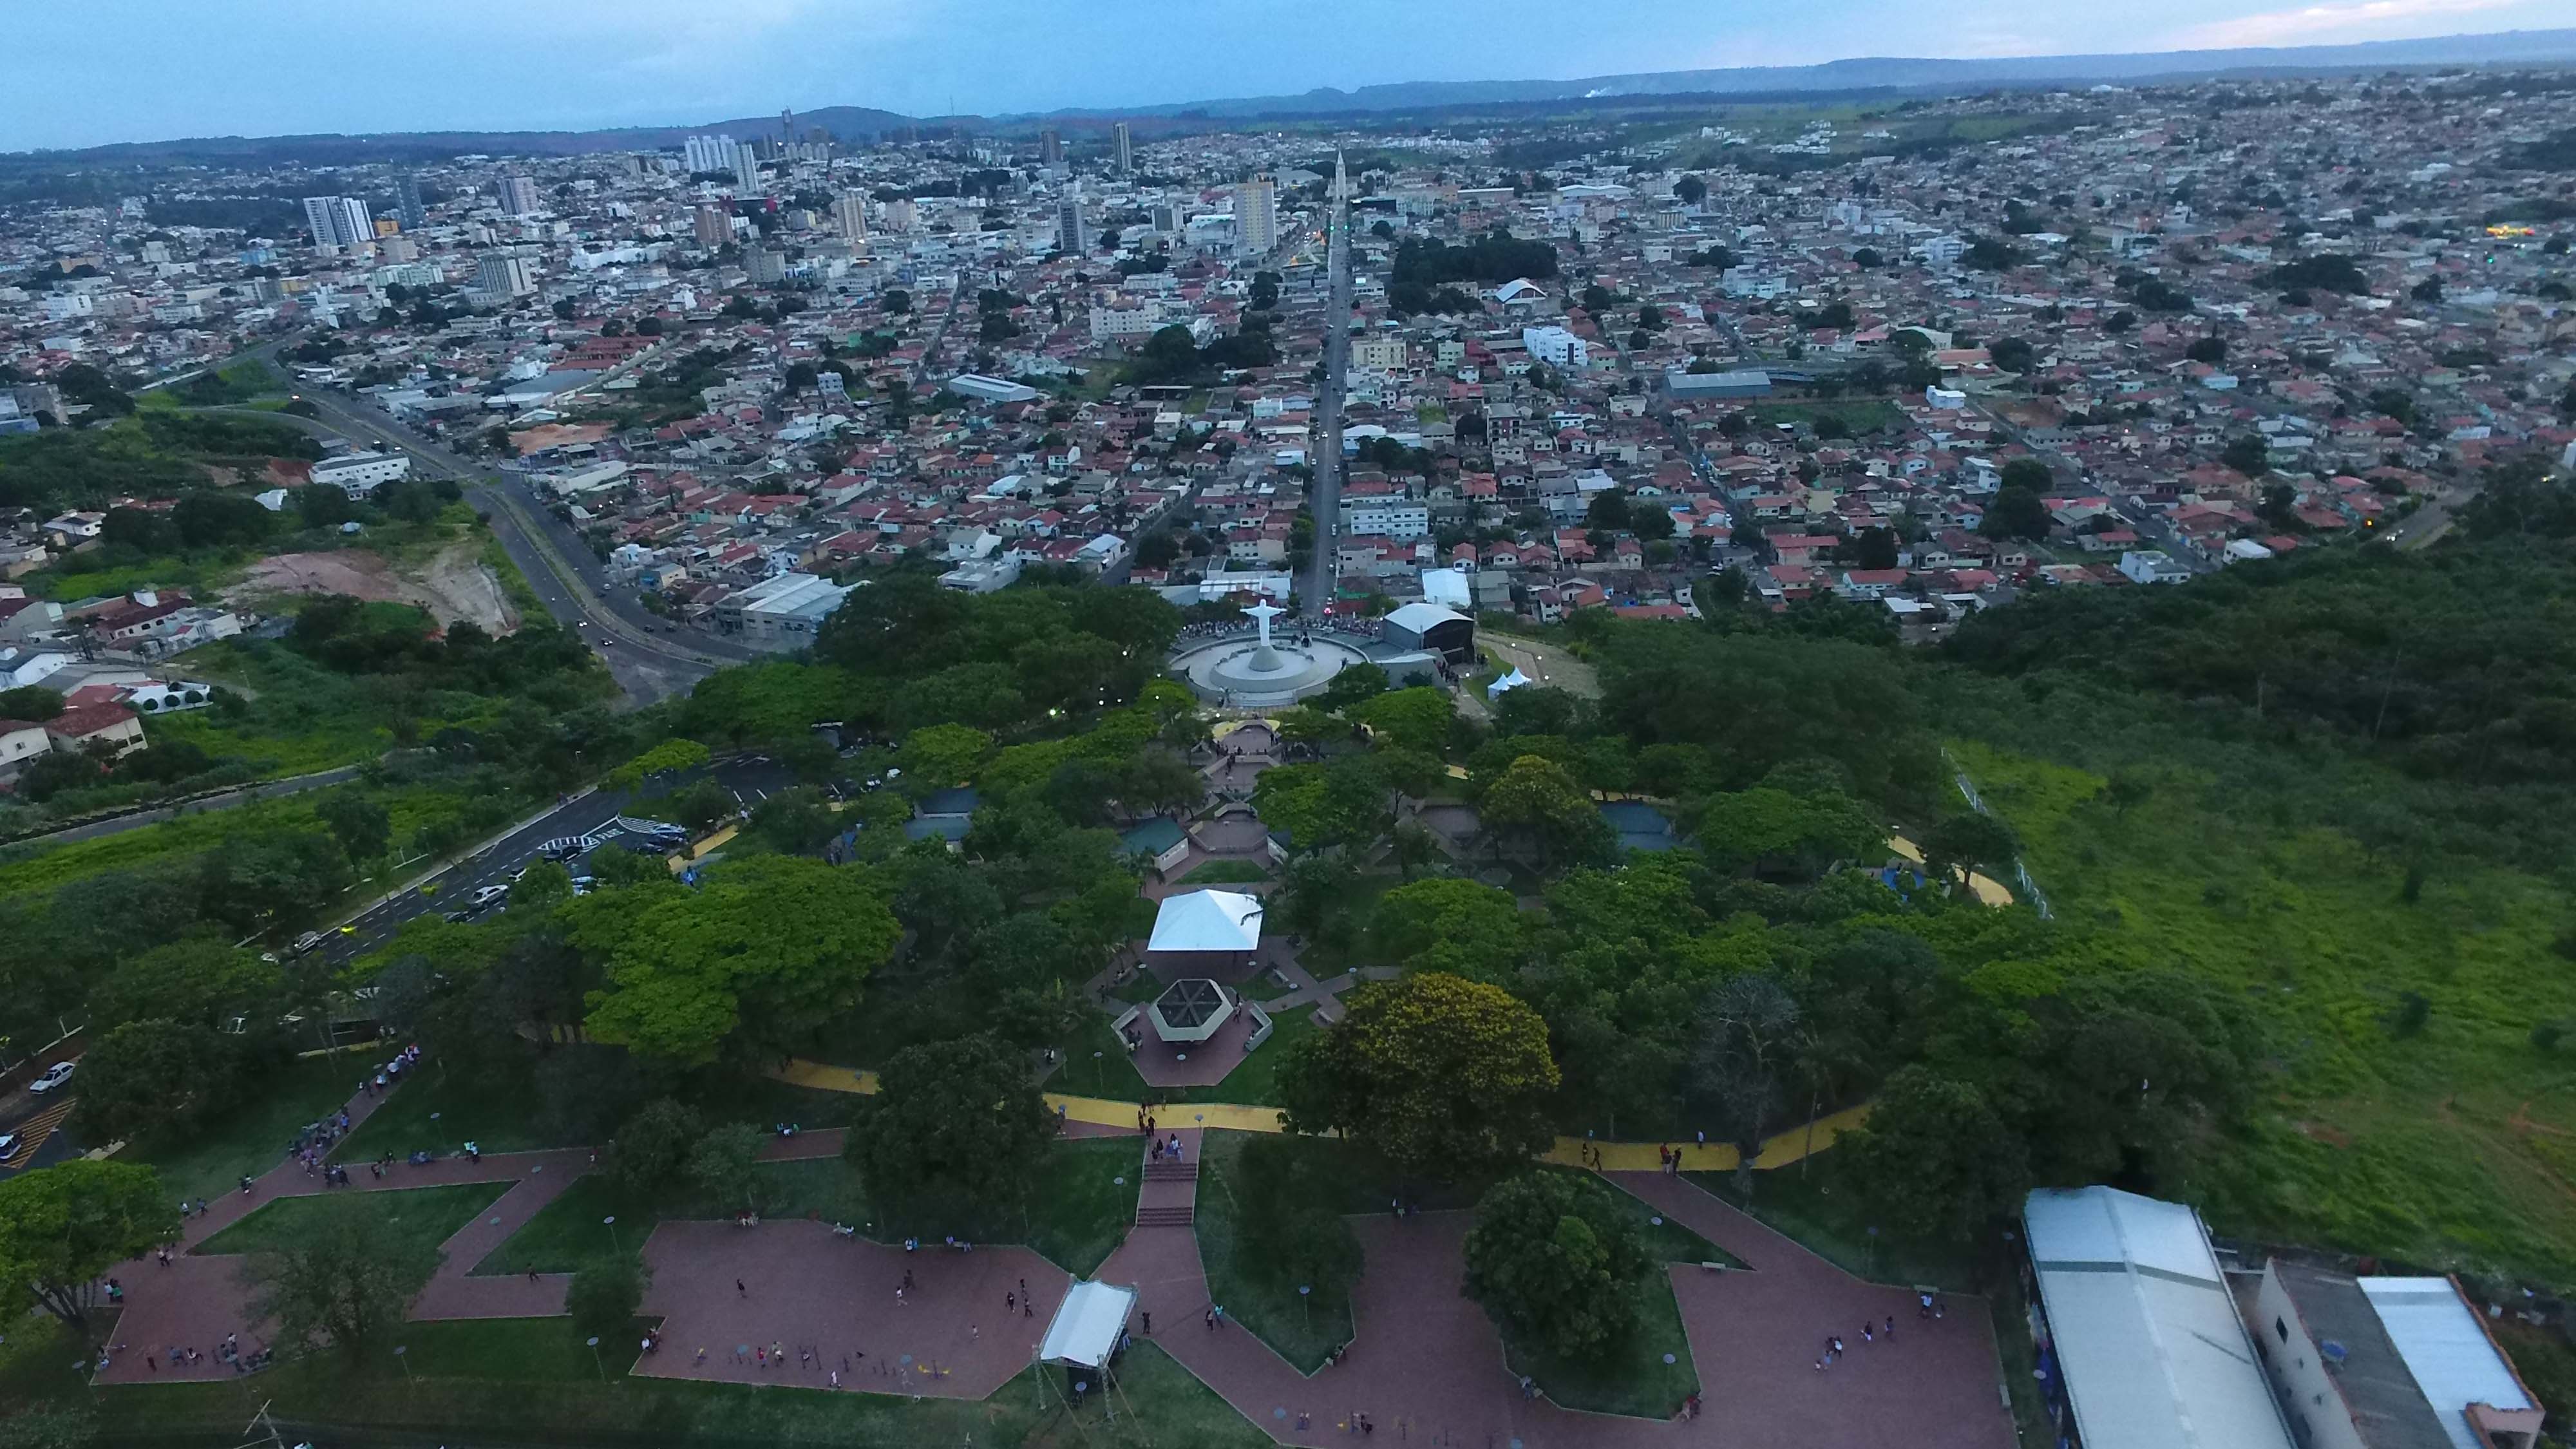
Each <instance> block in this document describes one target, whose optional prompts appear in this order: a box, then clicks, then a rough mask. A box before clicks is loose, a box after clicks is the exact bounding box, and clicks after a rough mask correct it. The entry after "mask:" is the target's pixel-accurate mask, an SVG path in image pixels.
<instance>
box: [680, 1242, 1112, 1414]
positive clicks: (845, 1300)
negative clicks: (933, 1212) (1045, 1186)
mask: <svg viewBox="0 0 2576 1449" xmlns="http://www.w3.org/2000/svg"><path fill="white" fill-rule="evenodd" d="M644 1259H645V1261H646V1262H647V1263H649V1264H651V1265H652V1269H653V1286H652V1290H651V1291H650V1292H649V1293H647V1294H646V1295H645V1299H644V1311H645V1313H646V1314H647V1315H658V1316H660V1317H661V1319H662V1342H663V1347H662V1348H661V1349H660V1350H659V1351H658V1352H656V1353H654V1354H652V1355H650V1356H649V1357H643V1358H640V1359H638V1360H637V1362H636V1364H635V1368H634V1371H635V1372H636V1373H639V1374H649V1375H653V1376H655V1377H661V1378H695V1379H710V1380H717V1381H722V1382H727V1383H744V1384H758V1383H787V1384H795V1385H798V1386H800V1387H804V1388H814V1389H821V1388H829V1387H830V1386H831V1375H832V1374H833V1373H835V1372H838V1373H839V1374H840V1375H841V1386H842V1387H843V1388H844V1389H856V1390H868V1391H873V1392H876V1393H889V1394H894V1393H900V1394H926V1395H935V1396H937V1397H940V1398H950V1399H981V1398H985V1397H987V1396H989V1395H990V1394H992V1393H993V1392H994V1391H995V1390H997V1389H999V1388H1001V1387H1002V1386H1003V1385H1004V1384H1006V1383H1008V1382H1009V1381H1010V1379H1011V1376H1012V1375H1013V1374H1016V1373H1021V1372H1024V1371H1025V1370H1026V1369H1027V1368H1028V1366H1029V1361H1030V1360H1031V1359H1032V1358H1034V1357H1036V1354H1037V1345H1038V1340H1039V1339H1040V1338H1041V1337H1043V1336H1044V1335H1045V1333H1046V1328H1047V1323H1048V1322H1049V1320H1050V1319H1051V1318H1052V1317H1053V1316H1054V1314H1055V1309H1056V1305H1057V1304H1059V1303H1061V1302H1062V1301H1063V1300H1064V1292H1065V1289H1066V1288H1067V1287H1068V1286H1069V1285H1070V1284H1071V1283H1072V1281H1073V1280H1072V1278H1071V1277H1070V1276H1068V1275H1067V1274H1066V1273H1065V1271H1064V1270H1063V1269H1061V1268H1059V1267H1057V1266H1055V1265H1054V1264H1053V1263H1050V1262H1048V1261H1047V1260H1046V1259H1044V1258H1041V1257H1039V1256H1038V1255H1037V1254H1036V1253H1034V1252H1032V1251H1030V1250H1029V1249H1026V1248H980V1247H979V1248H977V1249H975V1250H974V1251H973V1252H967V1253H961V1252H956V1251H953V1250H951V1249H949V1248H947V1247H946V1246H945V1245H941V1244H928V1243H925V1244H924V1245H923V1246H922V1249H921V1251H919V1252H917V1253H906V1252H905V1251H903V1250H902V1249H901V1248H899V1247H888V1246H886V1245H884V1244H881V1243H871V1242H868V1241H867V1240H865V1239H850V1238H840V1237H836V1236H834V1235H833V1233H832V1229H831V1225H830V1224H828V1223H811V1222H765V1223H762V1224H761V1225H759V1226H758V1227H754V1228H741V1227H736V1226H734V1225H733V1224H731V1223H706V1222H679V1223H671V1222H666V1223H663V1224H661V1225H659V1226H657V1227H656V1228H654V1230H653V1236H652V1238H651V1239H649V1240H648V1241H647V1242H646V1243H645V1245H644ZM907 1270H908V1271H910V1272H911V1273H912V1275H913V1287H912V1289H911V1290H910V1291H907V1292H906V1293H904V1294H903V1296H902V1297H901V1298H900V1299H898V1298H897V1297H896V1295H895V1289H896V1288H897V1287H898V1286H899V1285H900V1284H901V1283H902V1282H903V1275H904V1273H905V1272H906V1271H907ZM1022 1281H1025V1282H1026V1283H1027V1284H1028V1290H1029V1291H1030V1292H1031V1293H1034V1294H1035V1295H1036V1296H1037V1302H1036V1305H1035V1309H1034V1311H1033V1312H1032V1311H1029V1310H1028V1309H1026V1308H1021V1307H1013V1308H1011V1309H1009V1310H1005V1308H1004V1306H1003V1297H1004V1295H1005V1294H1008V1295H1012V1296H1014V1297H1016V1296H1017V1295H1018V1294H1019V1292H1020V1287H1019V1285H1020V1283H1021V1282H1022ZM737 1283H739V1284H741V1285H742V1286H741V1288H740V1289H739V1290H738V1289H737V1288H736V1287H735V1284H737ZM773 1344H777V1345H783V1346H784V1347H785V1349H786V1354H785V1355H784V1357H785V1360H786V1362H785V1363H784V1364H763V1363H762V1362H761V1361H760V1359H759V1356H758V1355H757V1354H756V1353H753V1352H750V1351H749V1350H756V1349H766V1348H768V1347H770V1346H771V1345H773ZM701 1348H703V1349H705V1350H706V1357H705V1358H704V1359H703V1360H702V1359H700V1358H699V1357H698V1350H699V1349H701ZM737 1349H742V1350H745V1351H743V1352H739V1353H738V1352H737V1351H736V1350H737ZM845 1364H846V1367H844V1365H845Z"/></svg>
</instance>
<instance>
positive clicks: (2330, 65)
mask: <svg viewBox="0 0 2576 1449" xmlns="http://www.w3.org/2000/svg"><path fill="white" fill-rule="evenodd" d="M2557 62H2576V30H2509V31H2503V32H2500V33H2496V34H2490V35H2446V36H2439V37H2435V38H2433V39H2429V40H2381V41H2371V42H2368V43H2365V44H2359V45H2307V46H2297V47H2289V48H2278V49H2263V48H2248V49H2241V50H2169V51H2154V52H2147V53H2142V54H2134V55H2037V56H2008V57H2000V58H1996V59H1992V60H1929V59H1903V58H1862V59H1853V60H1835V61H1827V62H1825V63H1824V64H1822V65H1789V66H1739V67H1736V68H1733V69H1727V70H1667V71H1649V72H1643V73H1639V74H1634V75H1599V76H1585V77H1581V78H1579V79H1575V80H1523V81H1406V82H1401V83H1397V84H1392V85H1377V86H1362V87H1360V88H1359V89H1357V90H1351V91H1342V90H1335V89H1333V88H1331V87H1325V88H1322V89H1319V90H1312V91H1307V92H1305V93H1304V94H1302V95H1289V96H1249V97H1243V98H1239V99H1233V100H1213V101H1192V102H1185V103H1182V104H1178V105H1168V106H1144V107H1134V108H1130V109H1129V110H1127V111H1124V112H1118V111H1107V110H1067V111H1058V112H1052V113H1050V114H1052V115H1063V116H1074V115H1099V116H1107V115H1118V114H1125V115H1136V116H1155V115H1178V114H1181V113H1184V112H1187V113H1192V114H1200V115H1206V116H1209V117H1211V118H1218V119H1223V118H1230V117H1252V116H1278V115H1332V114H1338V113H1343V112H1368V111H1404V110H1422V109H1435V108H1440V107H1448V106H1460V105H1480V104H1495V103H1506V104H1509V103H1521V102H1530V101H1570V100H1586V99H1603V98H1608V97H1613V96H1658V95H1736V94H1745V93H1762V94H1768V95H1787V94H1796V93H1798V92H1803V91H1860V90H1907V91H1960V90H1970V89H1975V88H1978V87H1982V86H2014V87H2027V86H2051V85H2077V84H2082V85H2095V84H2100V83H2103V82H2130V83H2136V82H2143V81H2170V80H2184V79H2191V78H2198V77H2208V76H2224V75H2245V76H2257V75H2278V74H2285V73H2290V72H2298V71H2368V70H2383V69H2389V68H2393V67H2406V68H2414V67H2423V66H2445V65H2533V64H2551V63H2557Z"/></svg>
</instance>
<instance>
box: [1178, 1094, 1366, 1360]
mask: <svg viewBox="0 0 2576 1449" xmlns="http://www.w3.org/2000/svg"><path fill="white" fill-rule="evenodd" d="M1200 1140H1201V1142H1202V1143H1203V1144H1204V1150H1203V1152H1202V1154H1201V1156H1200V1158H1199V1195H1198V1218H1197V1223H1196V1229H1197V1232H1198V1240H1199V1261H1200V1262H1201V1263H1202V1264H1203V1265H1204V1266H1205V1267H1206V1269H1207V1281H1208V1296H1209V1297H1210V1298H1211V1299H1213V1300H1214V1301H1216V1302H1218V1303H1222V1304H1224V1305H1225V1312H1226V1316H1227V1317H1229V1318H1232V1319H1234V1320H1235V1321H1236V1322H1237V1323H1240V1324H1242V1325H1243V1326H1244V1327H1245V1328H1246V1329H1248V1330H1250V1331H1251V1333H1252V1335H1253V1336H1254V1337H1256V1338H1258V1339H1260V1340H1261V1341H1262V1342H1264V1343H1266V1344H1268V1345H1270V1347H1271V1348H1272V1349H1274V1350H1276V1351H1277V1352H1278V1354H1279V1356H1280V1357H1281V1358H1284V1359H1286V1360H1288V1362H1289V1363H1290V1364H1291V1365H1293V1366H1294V1367H1295V1368H1296V1370H1297V1371H1298V1372H1299V1373H1304V1374H1311V1373H1313V1372H1315V1370H1317V1369H1319V1368H1322V1367H1323V1366H1324V1359H1325V1357H1326V1356H1327V1355H1329V1354H1330V1353H1332V1351H1333V1350H1334V1349H1335V1348H1336V1347H1339V1346H1340V1345H1342V1344H1345V1343H1348V1342H1350V1341H1351V1339H1352V1338H1353V1337H1354V1336H1355V1334H1356V1333H1357V1330H1356V1329H1355V1328H1354V1327H1353V1326H1352V1322H1351V1298H1350V1293H1349V1291H1348V1290H1347V1289H1343V1288H1337V1287H1334V1286H1333V1285H1331V1284H1325V1285H1322V1286H1321V1287H1319V1288H1318V1289H1317V1290H1316V1291H1315V1293H1314V1294H1312V1295H1311V1301H1309V1302H1305V1303H1300V1302H1299V1301H1298V1297H1297V1289H1296V1286H1295V1285H1294V1284H1289V1283H1281V1282H1274V1281H1271V1280H1270V1279H1269V1278H1267V1277H1262V1276H1257V1275H1255V1274H1253V1273H1252V1272H1251V1271H1250V1265H1251V1264H1252V1263H1254V1262H1256V1261H1258V1259H1259V1256H1260V1252H1261V1248H1260V1245H1259V1244H1258V1243H1253V1242H1248V1241H1246V1240H1245V1237H1244V1233H1243V1230H1242V1227H1241V1220H1242V1211H1243V1210H1242V1204H1241V1203H1240V1201H1239V1200H1238V1199H1237V1197H1236V1182H1237V1179H1238V1169H1237V1168H1236V1166H1235V1163H1236V1160H1237V1159H1238V1158H1239V1157H1240V1156H1241V1154H1242V1151H1243V1143H1244V1134H1242V1133H1240V1132H1208V1133H1203V1134H1201V1138H1200Z"/></svg>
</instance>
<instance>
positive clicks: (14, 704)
mask: <svg viewBox="0 0 2576 1449" xmlns="http://www.w3.org/2000/svg"><path fill="white" fill-rule="evenodd" d="M62 712H63V697H62V695H61V694H60V693H58V692H56V691H54V690H50V689H47V688H45V687H44V686H43V685H41V684H23V685H20V686H19V687H17V688H16V689H0V719H14V720H25V721H26V722H27V723H29V724H43V723H44V722H45V721H47V720H49V719H52V718H53V717H54V716H56V715H58V714H61V713H62Z"/></svg>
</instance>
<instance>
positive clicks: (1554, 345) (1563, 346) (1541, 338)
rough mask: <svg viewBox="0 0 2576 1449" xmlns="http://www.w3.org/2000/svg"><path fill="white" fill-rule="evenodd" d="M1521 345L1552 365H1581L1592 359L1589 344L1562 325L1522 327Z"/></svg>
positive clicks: (1533, 355)
mask: <svg viewBox="0 0 2576 1449" xmlns="http://www.w3.org/2000/svg"><path fill="white" fill-rule="evenodd" d="M1521 346H1523V347H1526V348H1528V349H1529V355H1530V356H1532V357H1535V358H1537V359H1538V360H1539V361H1541V362H1544V363H1547V364H1549V365H1550V366H1553V367H1583V366H1587V365H1588V364H1590V362H1591V361H1592V348H1591V345H1590V344H1589V343H1586V342H1585V341H1584V340H1583V339H1582V338H1580V337H1577V336H1575V335H1574V334H1573V333H1571V332H1568V331H1566V330H1565V329H1564V328H1562V327H1524V328H1522V329H1521Z"/></svg>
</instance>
